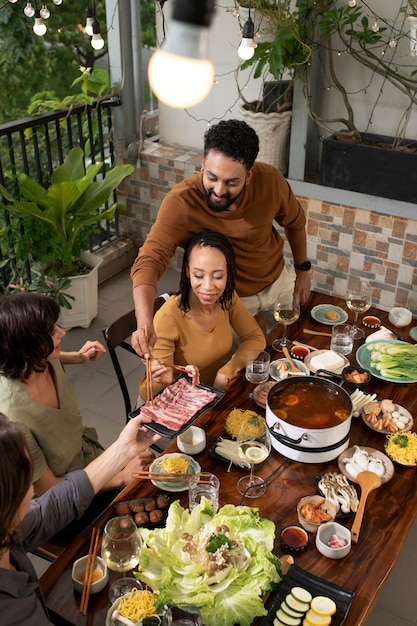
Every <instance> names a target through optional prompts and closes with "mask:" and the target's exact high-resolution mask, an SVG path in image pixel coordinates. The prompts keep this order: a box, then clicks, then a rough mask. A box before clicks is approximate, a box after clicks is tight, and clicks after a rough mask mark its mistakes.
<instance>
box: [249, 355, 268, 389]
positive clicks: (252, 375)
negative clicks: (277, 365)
mask: <svg viewBox="0 0 417 626" xmlns="http://www.w3.org/2000/svg"><path fill="white" fill-rule="evenodd" d="M270 362H271V357H270V356H269V354H268V352H265V350H262V351H261V352H259V350H250V351H249V352H247V353H246V370H245V376H246V380H248V381H249V382H250V383H255V384H256V385H259V384H260V383H265V382H266V381H267V380H268V378H269V365H270Z"/></svg>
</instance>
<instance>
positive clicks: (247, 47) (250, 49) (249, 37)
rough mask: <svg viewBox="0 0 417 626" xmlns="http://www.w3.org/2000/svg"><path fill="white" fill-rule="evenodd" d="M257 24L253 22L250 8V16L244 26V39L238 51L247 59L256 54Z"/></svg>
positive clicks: (241, 56)
mask: <svg viewBox="0 0 417 626" xmlns="http://www.w3.org/2000/svg"><path fill="white" fill-rule="evenodd" d="M254 34H255V25H254V23H253V22H252V19H251V16H250V9H249V17H248V19H247V20H246V22H245V24H244V26H243V33H242V41H241V42H240V46H239V48H238V49H237V53H238V55H239V56H240V58H241V59H244V60H245V61H247V60H248V59H251V58H252V57H253V55H254V54H255V48H256V43H255V42H254V39H253V37H254Z"/></svg>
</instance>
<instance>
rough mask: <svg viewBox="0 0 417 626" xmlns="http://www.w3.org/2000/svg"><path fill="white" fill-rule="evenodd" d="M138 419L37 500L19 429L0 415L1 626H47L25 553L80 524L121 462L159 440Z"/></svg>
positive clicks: (34, 578)
mask: <svg viewBox="0 0 417 626" xmlns="http://www.w3.org/2000/svg"><path fill="white" fill-rule="evenodd" d="M148 421H150V420H149V418H147V417H145V416H143V415H139V416H138V417H136V418H135V419H133V420H130V421H129V423H128V424H127V425H126V426H125V428H124V429H123V430H122V432H121V433H120V435H119V437H118V439H117V440H116V441H115V442H114V443H113V444H111V446H109V447H108V448H107V450H105V451H104V452H103V454H101V455H100V456H99V457H98V458H97V459H95V460H94V461H92V462H91V463H90V464H89V465H87V466H86V467H85V468H84V469H83V470H79V471H75V472H71V473H69V474H67V475H66V477H65V479H64V480H63V481H62V482H60V483H59V484H58V485H55V486H54V487H52V488H51V489H49V490H48V491H47V492H46V493H45V494H44V495H42V496H40V497H39V498H37V499H36V500H32V496H33V485H32V482H33V475H32V473H33V461H32V458H31V455H30V451H29V448H28V445H27V441H26V437H25V434H24V431H23V428H22V426H21V425H20V424H17V423H14V422H11V421H9V420H8V419H7V417H6V416H5V415H3V414H2V413H0V458H1V460H2V462H1V468H0V613H1V623H2V625H3V626H16V625H17V624H19V626H32V625H33V624H36V626H51V622H50V618H49V616H48V612H47V609H46V605H45V602H44V599H43V596H42V593H41V590H40V586H39V581H38V578H37V575H36V572H35V569H34V567H33V565H32V563H31V561H30V559H29V557H28V556H27V554H26V552H29V551H31V550H34V549H35V548H37V547H38V546H40V545H42V544H43V543H44V542H45V541H47V540H48V539H50V537H52V536H53V535H55V534H56V533H57V532H58V531H60V530H61V529H62V528H64V527H65V526H67V525H68V524H69V523H70V522H72V521H73V520H74V519H79V518H80V517H81V515H82V514H83V513H84V511H85V510H86V509H87V507H88V506H89V505H90V503H91V501H92V499H93V497H94V495H95V494H96V493H98V492H99V491H100V490H101V489H102V488H103V487H104V486H105V485H106V484H107V483H109V482H111V479H112V478H113V476H115V475H117V474H118V473H119V472H120V471H121V470H122V469H123V467H124V465H125V464H126V463H128V462H129V461H131V460H132V459H134V458H135V457H137V456H138V455H139V454H141V453H142V452H143V451H144V450H145V449H146V448H147V447H148V446H149V445H151V444H152V443H155V442H156V441H158V440H159V439H160V437H159V435H156V434H155V433H152V432H151V431H150V430H149V429H147V428H144V427H143V426H141V424H143V423H146V422H148Z"/></svg>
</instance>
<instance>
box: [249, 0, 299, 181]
mask: <svg viewBox="0 0 417 626" xmlns="http://www.w3.org/2000/svg"><path fill="white" fill-rule="evenodd" d="M240 4H241V5H243V4H244V6H246V7H248V8H251V9H253V10H254V11H255V20H257V16H260V17H261V20H262V21H261V23H260V28H261V30H262V33H263V35H264V41H261V42H259V43H257V44H256V47H255V50H254V55H253V56H252V58H250V59H248V60H246V61H244V62H243V63H241V65H240V66H239V68H238V70H246V69H248V68H252V72H253V73H252V77H253V78H254V79H261V80H262V95H261V97H260V98H259V99H258V100H255V101H251V102H250V101H248V100H247V99H246V98H245V95H244V90H243V89H242V88H241V87H240V86H239V75H238V74H237V87H238V93H239V97H240V98H241V100H242V102H243V104H242V105H241V107H240V113H241V115H242V117H243V118H244V119H245V120H246V121H247V122H248V124H250V125H251V126H252V127H253V128H255V130H256V131H257V134H258V136H259V140H260V151H259V156H258V158H259V160H261V161H265V162H267V163H271V164H272V165H274V166H275V167H276V168H277V169H279V170H280V171H281V172H282V173H283V174H284V175H286V174H287V169H288V147H289V135H290V129H291V118H292V112H291V109H292V94H293V82H294V79H295V76H296V72H297V69H298V68H299V67H300V66H302V65H304V64H306V63H308V61H309V59H310V57H311V47H310V46H309V45H308V44H307V43H305V41H303V40H302V38H301V36H300V32H299V30H300V29H299V24H298V22H297V19H296V15H295V14H294V13H293V7H292V6H291V2H290V0H253V1H252V0H251V1H250V2H241V3H240ZM272 79H273V80H272Z"/></svg>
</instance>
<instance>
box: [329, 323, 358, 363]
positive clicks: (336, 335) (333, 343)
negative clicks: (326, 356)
mask: <svg viewBox="0 0 417 626" xmlns="http://www.w3.org/2000/svg"><path fill="white" fill-rule="evenodd" d="M354 339H355V328H354V327H353V326H349V324H337V325H336V326H333V328H332V338H331V340H330V349H331V350H334V352H337V353H338V354H341V355H342V356H347V355H348V354H350V353H351V352H352V350H353V341H354Z"/></svg>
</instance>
